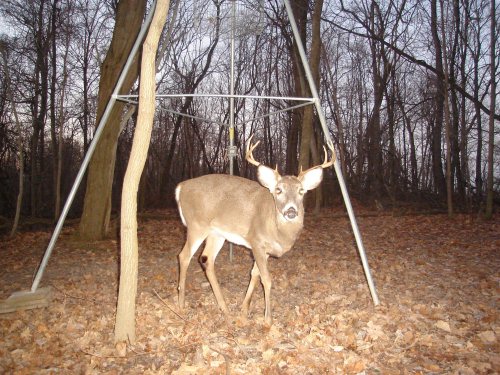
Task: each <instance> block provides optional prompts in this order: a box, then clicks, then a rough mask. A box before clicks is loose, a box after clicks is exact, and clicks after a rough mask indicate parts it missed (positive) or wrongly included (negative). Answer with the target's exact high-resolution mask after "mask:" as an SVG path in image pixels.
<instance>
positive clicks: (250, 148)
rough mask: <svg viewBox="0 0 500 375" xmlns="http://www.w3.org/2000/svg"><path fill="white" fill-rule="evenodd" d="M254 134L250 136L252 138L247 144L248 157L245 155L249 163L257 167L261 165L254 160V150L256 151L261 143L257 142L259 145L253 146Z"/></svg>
mask: <svg viewBox="0 0 500 375" xmlns="http://www.w3.org/2000/svg"><path fill="white" fill-rule="evenodd" d="M253 136H254V135H253V134H252V135H251V136H250V138H249V139H248V142H247V147H246V155H245V159H247V161H248V162H249V163H250V164H253V165H255V166H257V167H258V166H259V165H260V163H259V162H258V161H257V160H255V159H254V157H253V150H255V148H256V147H257V146H258V145H259V143H260V141H257V143H255V144H252V138H253Z"/></svg>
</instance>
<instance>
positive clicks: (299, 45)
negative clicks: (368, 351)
mask: <svg viewBox="0 0 500 375" xmlns="http://www.w3.org/2000/svg"><path fill="white" fill-rule="evenodd" d="M233 1H234V0H233ZM283 1H284V5H285V8H286V11H287V14H288V18H289V21H290V25H291V27H292V31H293V35H294V39H295V42H296V45H297V48H298V52H299V55H300V59H301V62H302V65H303V68H304V71H305V73H306V78H307V82H308V84H309V88H310V92H311V94H312V97H311V98H284V97H263V96H260V97H257V96H244V95H235V94H234V82H231V86H230V91H231V92H230V94H229V95H210V94H189V95H193V96H211V97H217V96H219V97H220V96H222V97H225V98H228V99H230V103H232V104H231V105H230V108H231V116H230V117H232V119H231V120H230V125H229V129H230V130H229V131H230V145H229V147H234V143H233V142H234V126H235V124H234V117H233V116H234V113H233V112H234V109H233V107H234V99H235V98H249V99H255V98H259V99H269V98H277V99H278V98H279V99H291V100H297V101H302V102H309V103H312V104H314V106H315V108H316V112H317V115H318V118H319V120H320V123H321V128H322V130H323V135H324V138H325V141H326V143H327V145H328V146H329V147H330V148H331V149H332V150H333V149H334V147H333V141H332V138H331V136H330V132H329V130H328V127H327V125H326V119H325V115H324V113H323V110H322V108H321V104H320V100H319V95H318V92H317V89H316V85H315V83H314V80H313V77H312V73H311V69H310V67H309V63H308V61H307V56H306V53H305V50H304V46H303V45H302V40H301V38H300V35H299V32H298V28H297V24H296V22H295V18H294V15H293V11H292V8H291V6H290V2H289V0H283ZM155 8H156V0H155V2H154V3H153V5H152V7H151V9H150V12H149V14H148V16H147V17H146V19H145V21H144V23H143V25H142V28H141V30H140V32H139V34H138V36H137V39H136V41H135V43H134V46H133V47H132V50H131V52H130V54H129V56H128V59H127V62H126V63H125V66H124V68H123V70H122V72H121V74H120V77H119V79H118V81H117V83H116V86H115V88H114V90H113V94H112V95H111V98H110V99H109V101H108V104H107V106H106V109H105V111H104V114H103V116H102V117H101V120H100V121H99V124H98V126H97V130H96V132H95V134H94V138H93V139H92V142H91V143H90V145H89V148H88V150H87V153H86V155H85V158H84V159H83V162H82V165H81V166H80V170H79V171H78V174H77V176H76V178H75V182H74V183H73V186H72V188H71V191H70V193H69V195H68V198H67V199H66V202H65V205H64V207H63V210H62V211H61V215H60V216H59V220H58V221H57V224H56V227H55V229H54V232H53V233H52V237H51V239H50V242H49V245H48V246H47V249H46V250H45V253H44V256H43V259H42V261H41V263H40V266H39V268H38V270H37V273H36V275H35V278H34V280H33V284H32V286H31V292H35V291H36V290H37V289H38V286H39V284H40V281H41V279H42V276H43V273H44V271H45V268H46V266H47V263H48V261H49V258H50V256H51V254H52V251H53V249H54V246H55V244H56V242H57V239H58V237H59V234H60V232H61V229H62V226H63V224H64V221H65V219H66V216H67V214H68V212H69V209H70V208H71V205H72V204H73V200H74V198H75V195H76V192H77V190H78V188H79V186H80V184H81V182H82V179H83V176H84V174H85V172H86V170H87V167H88V165H89V163H90V159H91V157H92V155H93V153H94V151H95V148H96V145H97V143H98V141H99V139H100V137H101V134H102V131H103V129H104V126H105V124H106V122H107V120H108V117H109V115H110V113H111V109H112V108H113V106H114V104H115V102H116V101H117V100H123V101H129V102H132V100H130V99H132V98H136V97H137V95H119V91H120V89H121V87H122V85H123V81H124V79H125V76H126V75H127V73H128V70H129V68H130V66H131V65H132V61H133V59H134V57H135V55H136V54H137V52H138V50H139V48H140V46H141V44H142V42H143V39H144V37H145V35H146V32H147V30H148V28H149V25H150V23H151V20H152V16H153V14H154V9H155ZM233 17H234V9H233ZM232 38H233V39H234V36H233V37H232ZM231 49H232V53H231V54H232V58H231V62H232V64H231V80H233V79H234V78H233V71H232V69H233V64H234V44H233V46H232V48H231ZM189 95H187V94H178V95H177V94H174V95H157V98H161V97H186V96H189ZM302 105H304V104H300V105H297V106H293V107H291V108H288V109H287V110H290V109H292V108H297V107H300V106H302ZM171 112H174V111H171ZM279 112H282V111H277V112H275V113H279ZM174 113H175V112H174ZM178 114H180V113H178ZM180 115H183V116H185V114H180ZM261 117H262V116H260V117H259V118H261ZM213 122H215V121H213ZM231 134H232V137H231ZM230 155H231V154H230ZM234 157H235V155H233V156H232V157H231V158H230V165H231V166H232V165H233V158H234ZM334 168H335V173H336V174H337V179H338V181H339V185H340V189H341V191H342V196H343V199H344V203H345V206H346V209H347V213H348V216H349V220H350V222H351V226H352V230H353V233H354V237H355V239H356V244H357V247H358V252H359V256H360V258H361V263H362V265H363V269H364V272H365V277H366V280H367V282H368V287H369V289H370V293H371V297H372V300H373V303H374V304H375V305H379V303H380V301H379V298H378V296H377V291H376V289H375V284H374V282H373V279H372V275H371V272H370V267H369V265H368V260H367V258H366V254H365V250H364V246H363V241H362V239H361V233H360V231H359V228H358V225H357V223H356V218H355V216H354V211H353V209H352V205H351V200H350V198H349V194H348V192H347V187H346V185H345V182H344V178H343V176H342V172H341V168H340V164H339V161H338V158H336V160H335V163H334ZM231 170H232V168H231Z"/></svg>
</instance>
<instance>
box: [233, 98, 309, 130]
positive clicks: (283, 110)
mask: <svg viewBox="0 0 500 375" xmlns="http://www.w3.org/2000/svg"><path fill="white" fill-rule="evenodd" d="M311 104H314V103H312V102H307V103H302V104H297V105H294V106H292V107H288V108H283V109H280V110H278V111H274V112H270V113H267V114H265V115H260V116H257V117H254V118H251V119H249V120H245V121H242V122H239V123H238V124H236V126H240V125H243V124H246V123H247V122H251V121H255V120H260V119H263V118H265V117H271V116H273V115H277V114H279V113H283V112H287V111H291V110H293V109H297V108H301V107H305V106H306V105H311Z"/></svg>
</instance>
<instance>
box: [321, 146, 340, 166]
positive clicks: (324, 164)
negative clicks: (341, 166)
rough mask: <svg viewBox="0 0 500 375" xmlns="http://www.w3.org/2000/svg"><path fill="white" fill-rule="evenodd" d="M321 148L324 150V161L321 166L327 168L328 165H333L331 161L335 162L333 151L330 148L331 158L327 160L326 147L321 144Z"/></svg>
mask: <svg viewBox="0 0 500 375" xmlns="http://www.w3.org/2000/svg"><path fill="white" fill-rule="evenodd" d="M323 150H324V151H325V161H324V162H323V164H321V168H328V167H329V166H331V165H333V163H335V158H336V156H335V151H334V150H333V149H332V158H331V159H330V161H328V162H327V160H328V152H327V151H326V147H325V146H323Z"/></svg>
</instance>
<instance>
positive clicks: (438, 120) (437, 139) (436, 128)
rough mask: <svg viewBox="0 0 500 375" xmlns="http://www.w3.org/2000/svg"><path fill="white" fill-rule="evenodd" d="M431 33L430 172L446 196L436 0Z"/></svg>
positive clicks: (433, 5)
mask: <svg viewBox="0 0 500 375" xmlns="http://www.w3.org/2000/svg"><path fill="white" fill-rule="evenodd" d="M431 33H432V39H433V42H434V50H435V53H436V56H435V58H436V71H437V74H438V75H437V77H436V92H435V113H434V121H433V123H432V172H433V176H434V184H435V187H436V190H437V192H438V194H439V195H440V196H442V197H444V196H446V180H445V178H444V173H443V163H442V159H441V135H442V123H443V117H444V97H443V92H444V87H443V80H442V77H443V76H444V72H443V53H442V47H441V40H440V39H439V34H438V17H437V0H432V1H431Z"/></svg>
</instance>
